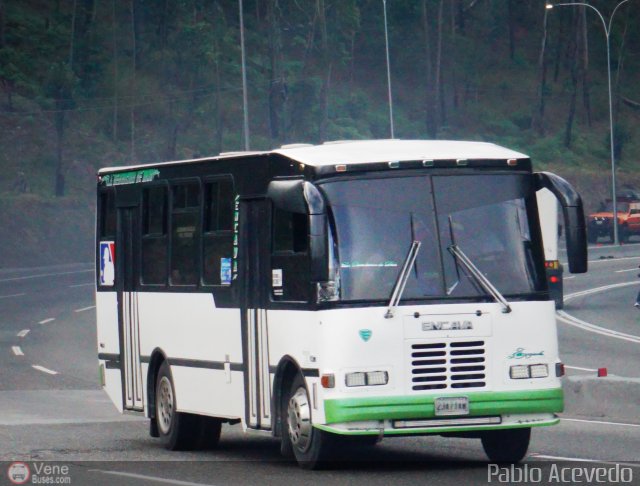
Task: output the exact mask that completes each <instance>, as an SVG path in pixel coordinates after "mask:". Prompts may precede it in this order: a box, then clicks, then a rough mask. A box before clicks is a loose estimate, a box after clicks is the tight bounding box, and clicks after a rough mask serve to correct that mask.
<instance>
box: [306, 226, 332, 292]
mask: <svg viewBox="0 0 640 486" xmlns="http://www.w3.org/2000/svg"><path fill="white" fill-rule="evenodd" d="M327 240H328V238H327V215H326V214H310V215H309V256H310V259H311V281H312V282H326V281H327V280H329V255H328V248H327Z"/></svg>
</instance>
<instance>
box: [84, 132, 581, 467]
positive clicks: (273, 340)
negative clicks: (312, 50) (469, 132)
mask: <svg viewBox="0 0 640 486" xmlns="http://www.w3.org/2000/svg"><path fill="white" fill-rule="evenodd" d="M542 188H547V189H549V190H550V191H551V192H552V193H553V194H554V195H555V197H557V198H558V200H559V201H560V204H561V206H562V209H563V212H564V220H565V236H566V238H567V256H568V266H569V270H570V271H571V272H572V273H582V272H585V271H586V270H587V259H586V255H587V253H586V234H585V227H584V214H583V210H582V201H581V199H580V196H579V195H578V194H577V193H576V191H575V190H574V189H573V188H572V187H571V186H570V185H569V184H568V183H567V182H566V181H565V180H564V179H562V178H560V177H558V176H556V175H554V174H550V173H544V172H543V173H534V172H532V168H531V161H530V159H529V157H528V156H526V155H524V154H521V153H518V152H514V151H512V150H509V149H506V148H503V147H499V146H496V145H493V144H488V143H480V142H452V141H421V140H415V141H401V140H379V141H358V142H341V143H326V144H323V145H318V146H310V145H295V146H287V147H282V148H281V149H278V150H274V151H269V152H255V153H241V154H238V153H236V154H230V155H221V156H219V157H212V158H206V159H198V160H187V161H176V162H167V163H160V164H149V165H143V166H133V167H131V166H129V167H120V168H108V169H102V170H100V171H99V174H98V184H97V196H98V210H97V241H96V267H97V271H96V275H97V281H96V285H97V293H96V305H97V326H98V359H99V366H100V371H101V376H102V386H103V388H104V389H105V390H106V392H107V393H108V395H109V396H110V397H111V399H112V400H113V402H114V403H115V404H116V406H117V407H118V408H119V409H120V410H121V411H130V412H138V413H141V414H144V415H145V416H146V417H148V418H149V422H150V433H151V435H152V436H154V437H159V438H160V440H161V441H162V442H163V443H164V444H165V446H166V447H167V448H169V449H189V448H195V447H206V446H212V445H215V444H216V443H217V442H218V439H219V437H220V430H221V424H222V423H223V422H227V423H238V422H239V423H241V424H242V426H243V427H244V428H245V429H256V430H263V431H267V432H269V433H271V434H272V435H273V436H275V437H278V438H280V440H281V450H282V452H283V454H285V455H288V456H293V457H295V458H296V460H297V461H298V463H299V464H301V465H302V466H304V467H309V468H313V467H316V466H317V465H319V464H321V463H323V462H325V461H328V460H330V459H331V457H332V454H335V452H336V451H337V450H338V447H337V446H339V445H341V444H343V445H344V444H350V445H352V446H353V445H356V446H357V445H360V446H362V445H364V444H372V443H375V442H376V441H378V440H379V439H381V438H383V437H385V438H386V437H393V436H406V435H429V434H437V435H445V436H452V437H466V438H476V439H481V442H482V445H483V447H484V450H485V452H486V453H487V455H488V457H489V458H490V460H491V461H493V462H516V461H519V460H521V459H522V458H523V457H524V456H525V454H526V452H527V448H528V445H529V439H530V432H531V428H532V427H540V426H547V425H554V424H557V423H558V422H559V419H558V417H557V415H556V414H557V413H559V412H561V411H562V410H563V406H564V401H563V400H564V398H563V392H562V386H561V380H560V377H561V376H562V374H563V372H564V367H563V365H562V362H561V360H560V356H559V353H558V339H557V329H556V318H555V305H554V302H553V299H552V298H551V296H550V293H549V285H548V280H547V278H546V276H545V256H544V248H543V242H542V232H541V229H540V223H539V208H538V204H537V202H536V201H537V199H536V197H535V196H536V193H537V192H538V191H539V190H541V189H542Z"/></svg>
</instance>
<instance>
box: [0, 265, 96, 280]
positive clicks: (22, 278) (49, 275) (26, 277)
mask: <svg viewBox="0 0 640 486" xmlns="http://www.w3.org/2000/svg"><path fill="white" fill-rule="evenodd" d="M93 271H94V270H93V268H92V269H91V270H75V271H73V272H59V273H41V274H38V275H26V276H24V277H11V278H3V279H0V283H2V282H15V281H16V280H29V279H32V278H42V277H57V276H58V275H73V274H74V273H86V272H93Z"/></svg>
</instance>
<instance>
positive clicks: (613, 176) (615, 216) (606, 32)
mask: <svg viewBox="0 0 640 486" xmlns="http://www.w3.org/2000/svg"><path fill="white" fill-rule="evenodd" d="M628 1H629V0H622V2H620V3H619V4H618V5H616V8H614V9H613V12H612V13H611V16H610V17H609V24H608V25H607V22H606V21H605V20H604V17H603V16H602V14H601V13H600V10H598V9H597V8H596V7H594V6H593V5H589V4H588V3H583V2H569V3H555V4H550V3H548V4H547V5H546V8H547V9H549V10H550V9H552V8H554V7H569V6H580V7H589V8H590V9H592V10H593V11H594V12H595V13H597V14H598V17H599V18H600V21H601V22H602V27H603V28H604V35H605V38H606V40H607V78H608V84H609V134H610V143H611V199H612V202H613V244H614V245H619V244H620V237H619V234H618V201H617V198H616V160H615V151H614V146H613V99H612V98H613V96H612V92H611V43H610V41H609V38H610V34H611V25H612V22H613V17H614V16H615V15H616V12H617V10H618V8H620V6H621V5H623V4H625V3H627V2H628Z"/></svg>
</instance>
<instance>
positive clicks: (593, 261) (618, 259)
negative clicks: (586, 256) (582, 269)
mask: <svg viewBox="0 0 640 486" xmlns="http://www.w3.org/2000/svg"><path fill="white" fill-rule="evenodd" d="M638 259H640V256H632V257H620V258H598V259H597V260H589V263H603V262H620V261H622V260H638Z"/></svg>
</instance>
